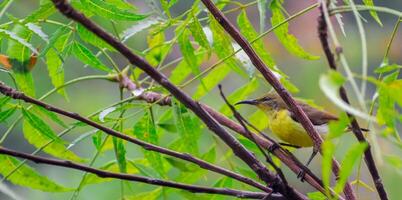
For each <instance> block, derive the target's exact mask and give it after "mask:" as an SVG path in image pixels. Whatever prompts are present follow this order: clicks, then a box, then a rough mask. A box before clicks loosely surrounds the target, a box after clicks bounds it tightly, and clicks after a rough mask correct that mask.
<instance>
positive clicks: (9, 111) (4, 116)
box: [0, 107, 17, 123]
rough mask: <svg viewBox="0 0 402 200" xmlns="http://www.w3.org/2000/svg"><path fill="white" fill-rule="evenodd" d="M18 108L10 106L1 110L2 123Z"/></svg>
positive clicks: (0, 120)
mask: <svg viewBox="0 0 402 200" xmlns="http://www.w3.org/2000/svg"><path fill="white" fill-rule="evenodd" d="M16 110H17V107H13V108H9V109H7V110H4V111H1V112H0V123H1V122H4V121H5V120H6V119H8V118H9V117H10V116H11V115H13V114H14V112H15V111H16Z"/></svg>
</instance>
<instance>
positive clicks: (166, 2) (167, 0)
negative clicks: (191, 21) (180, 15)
mask: <svg viewBox="0 0 402 200" xmlns="http://www.w3.org/2000/svg"><path fill="white" fill-rule="evenodd" d="M160 2H161V5H162V9H163V11H165V12H166V14H167V16H168V17H169V18H171V17H172V16H171V14H170V10H169V8H170V7H172V6H173V5H174V4H176V3H177V0H161V1H160Z"/></svg>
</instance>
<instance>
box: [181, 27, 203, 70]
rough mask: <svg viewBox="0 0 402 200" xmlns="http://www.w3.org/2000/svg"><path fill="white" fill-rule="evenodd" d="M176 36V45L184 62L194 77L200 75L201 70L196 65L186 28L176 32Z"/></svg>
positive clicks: (188, 32) (193, 50)
mask: <svg viewBox="0 0 402 200" xmlns="http://www.w3.org/2000/svg"><path fill="white" fill-rule="evenodd" d="M176 36H177V37H178V44H179V48H180V51H181V53H182V54H183V57H184V60H185V61H186V62H187V65H188V67H190V69H191V71H192V72H193V74H194V75H196V76H197V75H198V74H200V73H201V69H200V68H199V66H198V65H197V58H196V56H195V54H194V52H195V49H194V47H193V45H192V44H191V42H190V31H189V30H188V29H186V28H184V29H178V30H176Z"/></svg>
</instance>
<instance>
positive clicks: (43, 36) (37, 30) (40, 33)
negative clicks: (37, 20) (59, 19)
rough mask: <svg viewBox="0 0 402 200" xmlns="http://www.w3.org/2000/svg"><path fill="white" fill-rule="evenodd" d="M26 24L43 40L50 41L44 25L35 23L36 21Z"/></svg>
mask: <svg viewBox="0 0 402 200" xmlns="http://www.w3.org/2000/svg"><path fill="white" fill-rule="evenodd" d="M25 26H26V27H27V28H28V29H29V30H31V31H32V32H33V33H35V34H36V35H37V36H39V37H40V38H41V39H42V40H43V41H45V42H46V43H48V42H49V36H48V35H47V34H46V33H45V32H43V31H42V27H40V26H38V25H36V24H34V23H27V24H25Z"/></svg>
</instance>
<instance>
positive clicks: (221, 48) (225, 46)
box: [204, 15, 247, 83]
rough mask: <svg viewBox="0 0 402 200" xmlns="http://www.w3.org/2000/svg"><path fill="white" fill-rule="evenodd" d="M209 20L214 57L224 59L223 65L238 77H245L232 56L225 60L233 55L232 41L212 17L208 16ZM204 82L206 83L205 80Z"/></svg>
mask: <svg viewBox="0 0 402 200" xmlns="http://www.w3.org/2000/svg"><path fill="white" fill-rule="evenodd" d="M209 18H210V28H211V31H212V36H213V44H212V47H213V50H214V52H215V53H216V55H218V57H219V58H220V59H225V62H224V63H225V64H226V65H227V66H229V67H230V68H231V69H232V70H233V71H235V72H236V73H238V74H239V75H242V76H245V77H246V76H247V75H246V74H245V73H244V71H243V69H242V68H240V67H239V65H238V63H237V60H236V59H235V58H234V57H233V56H232V57H230V58H226V57H228V56H229V55H232V54H233V53H234V49H233V46H232V41H231V40H230V39H229V38H230V37H229V36H228V35H227V34H226V32H225V31H224V30H223V28H222V27H221V26H220V24H219V23H218V22H217V21H216V20H215V18H214V17H212V16H211V15H210V16H209ZM220 67H224V66H220ZM204 82H205V83H207V81H206V80H205V81H204Z"/></svg>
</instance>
